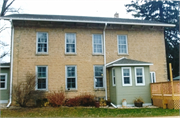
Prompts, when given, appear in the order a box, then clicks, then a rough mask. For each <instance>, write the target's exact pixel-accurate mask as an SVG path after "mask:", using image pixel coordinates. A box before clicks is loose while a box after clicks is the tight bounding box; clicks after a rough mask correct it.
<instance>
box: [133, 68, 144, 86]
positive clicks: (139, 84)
mask: <svg viewBox="0 0 180 118" xmlns="http://www.w3.org/2000/svg"><path fill="white" fill-rule="evenodd" d="M138 68H140V69H142V81H143V83H137V75H136V69H138ZM134 69H135V71H134V72H135V81H136V82H135V83H136V86H144V85H145V77H144V67H135V68H134Z"/></svg>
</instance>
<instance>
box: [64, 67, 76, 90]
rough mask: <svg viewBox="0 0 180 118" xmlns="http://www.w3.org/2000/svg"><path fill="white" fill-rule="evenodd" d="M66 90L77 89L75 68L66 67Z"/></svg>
mask: <svg viewBox="0 0 180 118" xmlns="http://www.w3.org/2000/svg"><path fill="white" fill-rule="evenodd" d="M66 89H67V90H69V89H77V68H76V66H66Z"/></svg>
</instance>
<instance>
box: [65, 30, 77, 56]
mask: <svg viewBox="0 0 180 118" xmlns="http://www.w3.org/2000/svg"><path fill="white" fill-rule="evenodd" d="M67 34H74V35H75V52H66V37H67V36H66V35H67ZM65 54H76V33H65Z"/></svg>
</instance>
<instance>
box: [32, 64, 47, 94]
mask: <svg viewBox="0 0 180 118" xmlns="http://www.w3.org/2000/svg"><path fill="white" fill-rule="evenodd" d="M38 67H46V89H38ZM36 75H37V76H36V88H35V90H45V91H48V66H36Z"/></svg>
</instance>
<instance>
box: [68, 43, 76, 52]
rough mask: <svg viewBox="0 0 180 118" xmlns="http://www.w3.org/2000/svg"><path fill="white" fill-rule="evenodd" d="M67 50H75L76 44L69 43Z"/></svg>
mask: <svg viewBox="0 0 180 118" xmlns="http://www.w3.org/2000/svg"><path fill="white" fill-rule="evenodd" d="M66 52H75V44H67V46H66Z"/></svg>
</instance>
